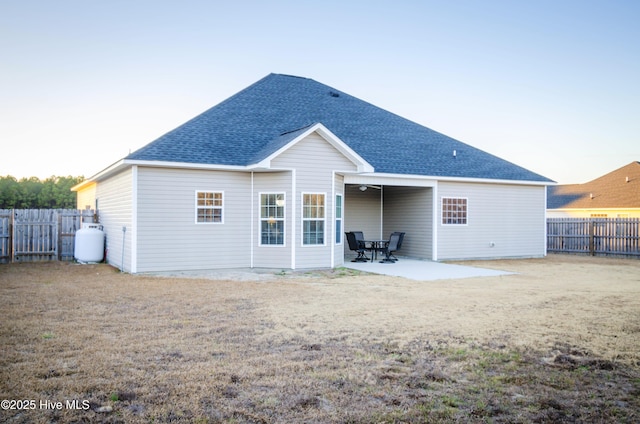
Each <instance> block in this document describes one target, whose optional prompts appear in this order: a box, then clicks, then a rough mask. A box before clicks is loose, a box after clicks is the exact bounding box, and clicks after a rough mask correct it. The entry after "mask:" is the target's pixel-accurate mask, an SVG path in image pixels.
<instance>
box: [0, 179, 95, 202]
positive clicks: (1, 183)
mask: <svg viewBox="0 0 640 424" xmlns="http://www.w3.org/2000/svg"><path fill="white" fill-rule="evenodd" d="M82 181H84V177H72V176H67V177H56V176H51V177H49V178H47V179H45V180H44V181H43V180H40V179H39V178H37V177H30V178H22V179H20V180H17V179H16V178H15V177H12V176H11V175H7V176H6V177H0V209H75V208H76V193H75V192H72V191H71V187H73V186H74V185H76V184H78V183H80V182H82Z"/></svg>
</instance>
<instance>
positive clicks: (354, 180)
mask: <svg viewBox="0 0 640 424" xmlns="http://www.w3.org/2000/svg"><path fill="white" fill-rule="evenodd" d="M374 177H379V178H398V179H399V180H402V179H404V180H428V181H438V182H457V183H481V184H513V185H538V186H549V185H557V184H558V183H556V182H555V181H527V180H498V179H490V178H462V177H438V176H434V175H415V174H388V173H370V174H369V173H362V174H350V175H345V183H347V184H358V183H359V182H360V180H361V179H364V178H366V180H367V181H366V182H367V183H370V184H371V183H373V182H374ZM347 179H348V180H349V181H348V182H347V181H346V180H347ZM363 182H364V181H363Z"/></svg>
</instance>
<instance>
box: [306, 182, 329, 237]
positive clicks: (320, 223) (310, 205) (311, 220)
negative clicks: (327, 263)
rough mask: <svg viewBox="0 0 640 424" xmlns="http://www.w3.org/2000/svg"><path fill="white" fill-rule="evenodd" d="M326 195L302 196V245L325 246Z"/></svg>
mask: <svg viewBox="0 0 640 424" xmlns="http://www.w3.org/2000/svg"><path fill="white" fill-rule="evenodd" d="M324 197H325V195H324V194H318V193H303V194H302V244H303V245H319V244H324V219H325V210H324V204H325V203H324Z"/></svg>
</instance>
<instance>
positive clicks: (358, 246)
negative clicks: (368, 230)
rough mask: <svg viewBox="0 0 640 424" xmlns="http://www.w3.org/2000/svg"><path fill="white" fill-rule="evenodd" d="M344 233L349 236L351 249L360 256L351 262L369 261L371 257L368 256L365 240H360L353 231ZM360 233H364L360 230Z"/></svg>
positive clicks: (348, 240) (348, 241)
mask: <svg viewBox="0 0 640 424" xmlns="http://www.w3.org/2000/svg"><path fill="white" fill-rule="evenodd" d="M344 234H345V235H346V236H347V243H349V250H353V251H354V252H356V253H357V254H358V256H357V257H356V258H355V259H354V260H352V261H351V262H368V261H369V258H367V255H366V254H365V252H366V251H367V249H366V248H365V244H364V240H360V241H359V240H358V239H357V237H356V234H355V232H353V231H351V232H348V233H344ZM360 234H362V232H360Z"/></svg>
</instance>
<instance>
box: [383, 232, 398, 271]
mask: <svg viewBox="0 0 640 424" xmlns="http://www.w3.org/2000/svg"><path fill="white" fill-rule="evenodd" d="M399 242H400V233H391V236H390V237H389V243H387V245H386V246H385V247H384V249H382V252H383V253H384V254H385V258H384V259H383V260H381V261H380V263H381V264H389V263H391V264H392V263H395V262H396V260H397V259H396V260H393V259H391V257H392V256H393V252H395V251H397V250H398V243H399Z"/></svg>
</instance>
